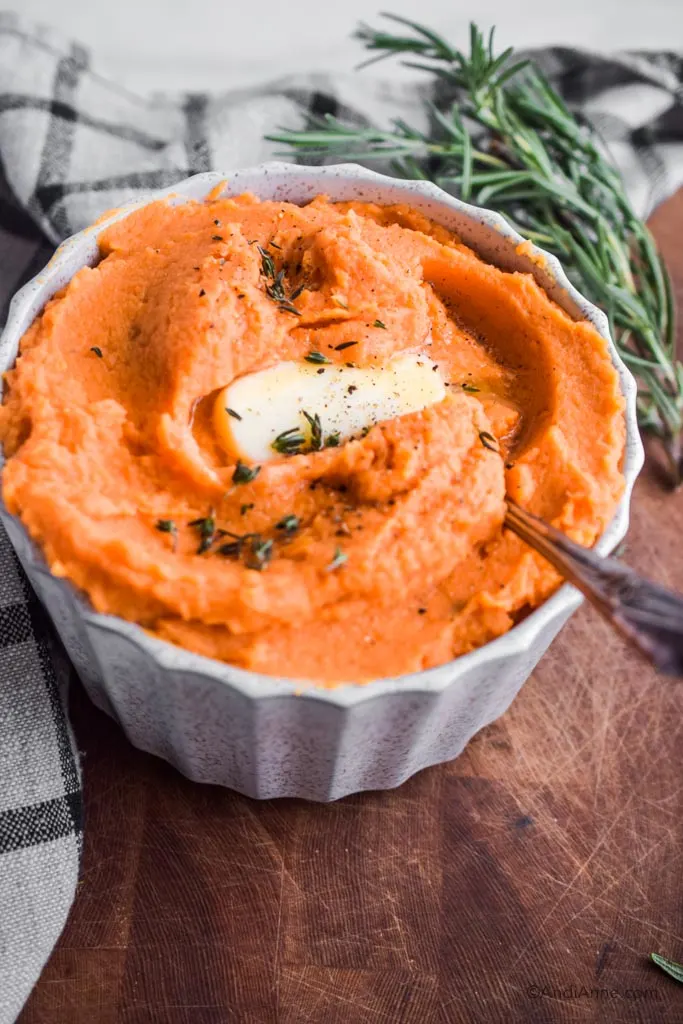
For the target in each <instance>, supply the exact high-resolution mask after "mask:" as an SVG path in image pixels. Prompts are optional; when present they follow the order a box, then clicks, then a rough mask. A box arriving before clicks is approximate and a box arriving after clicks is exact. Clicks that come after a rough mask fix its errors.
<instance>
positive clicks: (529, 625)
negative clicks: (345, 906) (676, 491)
mask: <svg viewBox="0 0 683 1024" xmlns="http://www.w3.org/2000/svg"><path fill="white" fill-rule="evenodd" d="M276 175H291V176H292V177H296V178H298V179H299V180H300V181H301V180H302V179H304V180H305V181H306V182H307V183H311V182H313V183H317V182H319V183H320V189H319V191H320V192H325V191H329V192H330V193H333V192H334V182H335V181H339V180H344V181H346V182H357V183H360V184H368V185H370V186H375V187H377V186H379V187H382V186H383V187H384V188H386V189H391V190H392V191H393V192H396V191H400V192H404V193H405V198H406V202H408V203H409V202H410V200H411V196H416V195H418V196H423V197H424V198H426V199H427V200H430V201H432V202H436V203H438V204H439V205H441V206H443V207H445V208H446V209H448V210H451V211H455V212H456V213H459V214H462V215H464V216H465V217H467V218H468V219H469V220H471V221H474V222H476V223H479V224H482V225H484V226H486V227H489V228H493V229H494V230H495V231H496V232H497V233H498V234H499V235H500V236H501V238H502V239H505V240H506V241H507V242H508V243H510V245H511V246H514V247H517V246H519V245H520V244H522V243H524V245H525V249H524V256H526V257H527V258H528V260H529V262H530V263H531V264H534V263H535V264H537V265H540V266H542V268H543V271H544V272H545V273H546V275H547V277H548V278H549V279H550V281H551V282H552V283H553V284H555V285H558V286H559V288H560V289H561V290H562V291H563V292H564V293H566V295H567V297H568V299H569V301H570V302H571V303H573V304H574V305H575V306H576V307H578V309H579V310H580V312H581V315H582V317H583V318H584V319H586V320H588V321H590V322H591V323H592V324H593V326H594V327H595V328H596V330H597V331H598V333H599V334H601V335H602V337H603V338H605V339H606V341H607V342H608V346H609V352H610V357H611V359H612V363H613V365H614V367H615V369H616V370H617V373H618V375H619V381H620V386H621V391H622V394H623V397H624V400H625V409H624V418H625V423H626V439H625V449H624V464H623V475H624V481H625V486H624V493H623V495H622V497H621V500H620V502H619V504H618V506H617V509H616V511H615V515H614V517H613V519H612V520H611V522H610V523H609V525H608V526H607V529H606V530H605V532H604V533H603V534H602V536H601V537H600V538H599V540H598V541H597V543H596V545H595V548H596V550H597V551H599V552H600V553H602V554H605V553H607V552H609V551H611V550H613V549H614V547H616V545H617V544H618V543H619V542H620V541H621V540H622V539H623V537H624V536H625V534H626V532H627V529H628V524H629V507H630V500H631V495H632V491H633V485H634V483H635V480H636V477H637V476H638V473H639V472H640V469H641V468H642V465H643V461H644V452H643V446H642V442H641V440H640V434H639V431H638V426H637V420H636V383H635V380H634V378H633V375H632V374H631V372H630V370H629V369H628V368H627V367H626V365H625V364H624V362H623V360H622V359H621V357H620V356H619V354H618V352H617V350H616V346H615V344H614V341H613V339H612V337H611V334H610V329H609V323H608V320H607V317H606V316H605V314H604V313H603V312H602V311H601V310H600V309H598V308H597V307H596V306H595V305H593V303H591V302H589V301H588V300H587V299H586V298H585V297H584V296H583V295H581V293H580V292H579V291H578V290H577V289H576V288H575V287H574V285H572V283H571V282H570V280H569V279H568V277H567V275H566V274H565V272H564V270H563V269H562V266H561V264H560V262H559V260H558V259H557V258H556V257H555V256H553V255H551V254H550V253H548V252H546V251H545V250H544V249H542V248H541V247H540V246H537V245H536V244H535V243H533V242H531V241H529V240H527V239H525V238H524V237H523V236H522V235H521V234H519V232H518V231H516V230H515V229H514V228H513V227H512V226H511V225H510V224H509V223H508V222H507V221H506V220H505V218H504V217H503V216H502V215H500V214H498V213H495V212H494V211H491V210H488V209H485V208H483V207H477V206H473V205H472V204H470V203H465V202H463V201H462V200H460V199H457V198H455V197H454V196H452V195H450V194H449V193H447V192H444V191H443V190H442V189H440V188H439V187H438V186H437V185H435V184H433V183H432V182H427V181H416V180H402V179H397V178H393V177H390V176H389V175H385V174H380V173H379V172H377V171H372V170H369V169H368V168H365V167H361V166H360V165H358V164H354V163H343V164H328V165H324V166H320V167H310V166H307V165H303V164H290V163H286V162H282V161H267V162H264V163H261V164H258V165H255V166H253V167H247V168H239V169H236V170H234V171H225V172H219V171H207V172H203V173H201V174H195V175H192V176H190V177H187V178H184V179H182V180H180V181H178V182H176V183H175V184H174V185H171V186H169V187H167V188H163V189H159V190H155V191H151V192H149V193H146V194H144V195H143V196H141V197H138V198H136V199H134V200H132V201H131V202H128V203H125V204H124V205H122V206H121V207H119V208H118V209H116V210H115V211H113V212H112V213H111V214H109V215H105V216H104V217H102V218H100V219H99V220H98V221H97V222H96V223H95V224H94V225H92V226H90V227H87V228H85V229H84V230H82V231H80V232H78V233H77V234H75V235H72V236H71V237H69V238H67V239H65V240H64V241H63V242H62V243H61V245H60V246H59V247H58V248H57V249H56V251H55V253H54V254H53V256H52V258H51V259H50V261H49V263H48V264H47V266H46V267H45V268H44V269H43V270H42V271H41V272H40V273H38V274H37V275H36V276H35V277H33V278H32V279H31V280H30V281H28V282H27V283H26V284H25V285H24V286H23V287H22V288H21V289H20V290H19V291H18V292H17V293H16V294H15V295H14V297H13V299H12V301H11V303H10V307H9V312H8V317H7V322H6V325H5V327H4V330H3V332H2V336H1V337H0V350H1V349H2V347H4V345H5V344H6V343H7V340H8V338H9V339H11V340H12V341H13V340H14V335H15V334H16V333H17V331H18V330H19V326H18V325H19V323H20V321H21V320H22V319H23V316H24V315H25V311H26V308H27V307H28V306H29V305H30V304H31V303H32V302H33V301H35V298H36V295H37V294H38V293H39V292H41V291H43V290H46V288H47V286H48V285H49V283H50V282H51V281H52V280H53V279H54V277H55V276H56V275H58V274H59V271H60V269H61V268H62V267H63V266H64V264H65V263H66V262H67V260H70V259H72V258H73V256H74V252H75V250H77V249H78V248H79V247H81V246H85V245H86V244H88V245H90V244H91V242H92V241H93V240H96V239H97V237H98V236H99V234H100V232H102V231H104V230H105V229H106V228H108V227H110V226H111V225H112V224H114V223H115V222H116V221H118V220H122V219H124V218H125V217H127V216H129V215H130V214H131V213H132V212H133V211H134V210H136V209H139V208H140V207H142V206H146V205H148V204H149V203H151V202H155V201H156V200H159V199H165V198H173V197H179V198H181V199H182V197H183V195H184V194H186V193H188V192H190V191H191V192H192V196H195V195H196V193H197V192H198V189H199V187H200V186H201V187H202V188H201V194H202V195H203V196H206V195H208V193H209V192H210V191H211V190H212V189H214V188H215V187H216V186H217V185H218V184H219V183H220V182H225V183H226V186H227V187H226V193H227V194H230V195H237V194H239V188H238V189H234V188H233V187H232V183H233V182H234V183H235V184H239V181H240V179H241V178H248V179H250V190H252V191H254V183H253V179H254V178H259V177H260V178H263V179H267V178H272V177H274V176H276ZM326 182H328V183H329V186H330V187H329V189H326V188H325V183H326ZM204 186H205V187H204ZM188 198H191V197H190V196H188ZM375 201H376V200H375ZM475 248H476V247H475ZM83 265H85V263H83V264H82V266H83ZM79 269H80V268H79ZM530 269H531V268H530ZM75 272H77V271H74V273H75ZM71 276H73V274H72V275H71ZM31 322H32V321H31ZM25 329H26V328H23V329H22V330H21V334H23V333H24V331H25ZM20 337H21V335H20ZM17 340H18V339H17ZM3 372H4V371H3ZM3 461H4V460H2V457H1V452H0V472H1V466H2V462H3ZM0 500H1V499H0ZM1 507H2V510H3V514H4V515H5V516H6V517H7V518H8V519H10V520H12V521H13V522H14V523H15V524H17V527H18V529H19V530H20V531H21V534H22V535H23V539H24V540H25V541H26V544H25V548H26V551H25V552H23V553H22V554H23V555H24V557H25V558H26V559H27V561H28V562H29V563H30V573H34V572H35V573H38V574H40V575H43V576H47V577H49V578H50V579H51V580H55V579H58V578H57V577H54V576H53V575H52V573H51V572H50V570H49V568H48V566H47V564H46V562H45V559H44V558H43V555H42V552H41V551H40V550H39V548H38V547H37V545H36V544H35V543H34V542H33V541H32V540H31V538H30V537H29V535H28V532H27V531H26V529H25V527H24V526H23V523H22V522H21V520H20V519H19V518H18V517H17V516H11V515H10V514H9V513H8V512H7V510H6V509H5V507H4V504H2V506H1ZM58 582H59V583H60V584H62V585H64V586H67V587H68V588H69V590H70V592H71V595H72V597H73V599H74V600H75V601H76V602H77V603H78V605H79V609H80V612H81V614H82V616H83V617H84V619H85V620H86V621H87V622H88V623H89V624H90V625H92V626H93V627H96V628H97V629H99V630H102V631H104V632H107V633H115V634H117V635H119V636H122V637H124V638H125V639H126V640H127V641H128V642H130V643H132V644H134V645H136V646H138V647H140V648H142V649H143V651H144V653H146V654H147V655H148V656H149V657H151V659H152V660H153V662H154V663H156V665H157V666H158V667H159V669H161V670H162V671H166V670H169V669H171V670H175V671H178V670H179V671H183V672H185V673H187V674H190V675H194V676H199V677H202V678H203V679H205V680H206V679H210V680H213V681H215V682H219V683H221V684H223V685H226V686H227V687H229V688H231V689H233V690H234V691H236V692H237V693H238V694H240V695H241V696H243V697H246V698H249V699H251V700H253V699H259V700H267V699H271V698H281V697H286V696H296V697H297V698H298V699H300V700H314V701H321V702H323V703H325V704H331V705H334V706H337V707H340V708H348V707H351V706H355V705H360V704H366V703H367V702H369V701H373V700H377V699H380V698H382V697H385V696H387V695H394V694H395V695H407V694H413V695H415V694H426V693H438V692H440V691H443V690H445V689H446V688H447V687H448V686H450V685H451V684H453V683H455V682H457V679H458V678H459V677H461V676H462V675H464V674H465V673H467V672H469V671H471V670H477V669H483V668H484V667H485V666H491V665H494V664H495V663H496V662H498V661H504V660H507V659H508V658H510V657H511V656H515V655H524V654H525V653H530V652H532V651H533V649H534V646H535V643H536V641H537V639H538V638H539V636H540V635H541V634H542V633H543V631H544V629H545V627H546V626H547V625H548V624H549V623H550V622H551V621H552V620H554V619H556V618H558V617H560V616H562V615H564V616H566V617H569V615H570V614H571V613H572V612H573V611H574V610H575V609H576V608H578V606H579V605H580V604H581V603H582V601H583V597H582V596H581V594H580V593H579V592H578V591H577V590H576V588H574V587H573V586H571V584H568V583H564V584H562V586H561V587H559V588H558V590H557V591H556V592H555V593H554V594H553V595H552V596H551V597H550V598H548V600H546V601H544V602H543V604H541V605H540V606H539V607H538V608H536V609H535V610H534V611H533V612H531V613H530V614H529V615H528V616H527V617H526V618H525V619H524V620H523V621H522V622H521V623H518V624H517V625H516V626H513V627H512V629H510V630H509V631H508V632H507V633H503V634H502V635H501V636H498V637H496V638H495V639H493V640H491V641H489V642H488V643H486V644H484V645H483V646H482V647H479V648H476V649H475V650H473V651H470V652H469V653H467V654H463V655H460V656H458V657H457V658H454V659H452V660H451V661H449V662H446V663H444V664H442V665H437V666H434V667H433V668H429V669H423V670H421V671H418V672H413V673H409V674H406V675H402V676H394V677H387V678H382V679H377V680H373V681H371V682H367V683H355V682H344V683H338V684H337V683H335V684H331V685H328V686H322V685H319V684H317V683H316V682H315V681H313V680H305V679H304V680H300V679H294V678H287V677H278V676H266V675H262V674H260V673H258V672H254V671H251V670H249V669H242V668H239V667H237V666H234V665H230V664H228V663H225V662H220V661H217V660H215V659H213V658H208V657H205V656H203V655H200V654H195V653H194V652H192V651H188V650H186V649H185V648H182V647H178V646H176V645H174V644H171V643H169V642H167V641H165V640H161V639H159V638H157V637H155V636H153V635H152V634H150V633H147V632H146V631H145V630H144V629H143V627H141V626H139V625H138V624H137V623H134V622H129V621H128V620H126V619H122V618H119V617H118V616H114V615H105V614H101V613H99V612H96V611H94V610H93V609H92V608H91V607H90V605H89V604H88V602H87V600H86V598H85V596H84V595H82V594H81V593H80V592H79V591H78V590H77V589H76V588H75V587H74V586H73V585H72V584H71V583H70V582H69V581H68V580H65V579H61V578H59V579H58Z"/></svg>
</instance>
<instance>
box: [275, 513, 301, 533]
mask: <svg viewBox="0 0 683 1024" xmlns="http://www.w3.org/2000/svg"><path fill="white" fill-rule="evenodd" d="M300 525H301V520H300V519H299V517H298V516H295V515H294V514H293V513H292V514H290V515H288V516H283V517H282V519H280V520H279V521H278V522H277V523H276V524H275V529H276V530H284V532H285V533H295V532H296V531H297V530H298V529H299V526H300Z"/></svg>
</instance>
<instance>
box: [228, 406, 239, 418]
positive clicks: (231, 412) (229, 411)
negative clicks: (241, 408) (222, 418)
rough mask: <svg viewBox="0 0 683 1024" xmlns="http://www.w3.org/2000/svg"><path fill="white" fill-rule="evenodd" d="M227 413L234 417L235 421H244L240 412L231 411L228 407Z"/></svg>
mask: <svg viewBox="0 0 683 1024" xmlns="http://www.w3.org/2000/svg"><path fill="white" fill-rule="evenodd" d="M225 411H226V412H227V414H228V416H232V418H233V419H234V420H241V419H242V417H241V416H240V414H239V413H238V412H235V410H234V409H231V408H230V406H229V405H226V407H225Z"/></svg>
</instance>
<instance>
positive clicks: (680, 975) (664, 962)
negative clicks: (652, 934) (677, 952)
mask: <svg viewBox="0 0 683 1024" xmlns="http://www.w3.org/2000/svg"><path fill="white" fill-rule="evenodd" d="M650 959H651V960H653V961H654V962H655V963H656V964H657V967H661V968H662V970H663V971H666V973H667V974H668V975H670V976H671V977H672V978H675V979H676V981H680V982H682V983H683V964H677V963H676V961H675V960H668V959H667V958H666V957H665V956H660V955H659V953H650Z"/></svg>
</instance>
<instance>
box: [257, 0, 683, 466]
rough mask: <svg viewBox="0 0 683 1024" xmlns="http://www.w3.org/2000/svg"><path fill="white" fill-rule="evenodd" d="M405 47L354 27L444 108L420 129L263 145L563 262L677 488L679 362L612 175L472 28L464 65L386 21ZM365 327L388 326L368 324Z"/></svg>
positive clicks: (325, 130) (403, 22) (667, 316)
mask: <svg viewBox="0 0 683 1024" xmlns="http://www.w3.org/2000/svg"><path fill="white" fill-rule="evenodd" d="M386 17H388V18H390V19H391V20H392V21H393V22H395V23H397V24H399V25H400V26H402V30H401V34H400V35H399V34H394V33H392V32H391V31H381V30H376V29H373V28H371V27H369V26H362V27H361V28H359V30H358V31H357V33H356V36H357V38H358V39H360V40H361V42H362V43H363V45H364V46H365V47H366V48H367V50H368V51H370V53H371V54H372V57H371V60H383V59H385V58H387V57H391V56H404V57H406V56H407V57H408V58H411V59H410V60H408V61H406V62H405V63H407V64H408V65H409V66H410V67H414V68H419V69H421V70H424V71H427V72H428V73H429V74H431V75H432V76H433V78H434V81H435V83H438V85H439V86H440V89H439V93H440V94H441V95H442V96H443V97H446V99H445V100H444V101H443V102H442V103H441V105H440V106H438V107H437V106H435V105H433V104H431V103H427V104H426V110H425V113H426V115H427V119H428V121H429V124H430V127H429V129H428V130H427V131H420V130H418V129H416V128H413V127H411V126H410V125H409V124H406V122H405V121H402V120H395V121H394V122H393V123H392V124H391V125H390V126H389V127H388V128H375V127H357V126H355V125H349V124H345V123H344V122H343V121H340V120H339V119H337V118H335V117H332V116H331V115H326V116H324V117H317V116H314V117H311V119H310V124H309V126H308V128H307V130H304V131H287V130H282V131H280V132H278V133H277V134H275V135H271V136H269V139H270V140H271V141H275V142H281V143H285V144H286V145H287V146H289V147H290V148H291V149H294V150H296V151H297V153H298V155H299V157H302V158H304V159H305V158H306V157H312V158H314V159H316V160H323V159H325V158H333V159H334V160H335V161H343V160H346V159H352V160H355V161H357V162H358V161H367V162H373V161H378V160H379V161H385V160H390V161H391V162H392V166H393V170H394V172H395V173H397V174H399V175H400V176H402V177H405V178H418V179H427V180H432V181H435V182H436V183H437V184H438V185H440V186H441V187H442V188H444V189H445V190H446V191H450V192H453V193H455V194H457V195H459V196H460V197H461V198H462V199H464V200H466V201H469V202H472V203H475V204H477V205H479V206H487V205H488V206H491V207H493V208H494V209H496V210H498V211H499V212H501V213H502V214H503V215H504V216H505V217H507V219H508V221H509V222H510V223H511V224H512V225H513V226H514V227H516V228H517V229H518V230H519V231H520V232H521V234H522V235H525V236H526V237H527V238H529V239H530V240H531V241H532V242H535V243H537V244H538V245H541V246H543V247H544V248H545V249H547V250H548V251H549V252H551V253H552V254H553V255H555V256H557V257H559V259H560V260H561V262H562V264H563V266H564V268H565V270H566V271H567V273H568V276H569V277H570V279H571V280H572V281H573V283H574V284H576V285H577V286H578V288H579V289H580V290H581V291H582V292H583V293H584V294H585V295H586V297H587V298H589V299H590V300H591V301H593V302H595V303H596V304H597V305H599V306H602V308H603V309H604V310H605V312H606V313H607V316H608V319H609V322H610V327H611V332H612V336H613V338H614V340H615V343H616V345H617V348H618V349H619V352H620V354H621V356H622V358H623V359H624V361H625V362H626V364H627V365H628V366H629V367H630V369H631V370H633V372H634V373H635V374H636V375H637V377H638V379H639V384H640V389H639V394H638V400H637V403H638V404H637V407H638V419H639V423H640V426H641V428H642V429H643V430H645V431H647V432H648V433H650V434H653V435H654V436H655V437H657V438H658V439H659V441H660V442H661V444H662V446H663V450H664V452H665V455H666V457H667V460H668V464H669V467H670V473H671V478H672V481H673V483H674V484H678V483H680V482H681V481H683V363H681V362H680V361H679V360H677V358H676V331H675V322H674V321H675V317H674V302H673V297H672V294H673V293H672V287H671V281H670V279H669V276H668V274H667V271H666V267H665V266H664V264H663V261H662V259H661V256H660V255H659V253H658V252H657V249H656V246H655V243H654V240H653V238H652V236H651V234H650V232H649V230H648V228H647V227H646V225H645V224H644V223H643V221H641V220H640V219H639V218H638V216H637V215H636V214H635V212H634V210H633V208H632V206H631V203H630V201H629V199H628V197H627V195H626V192H625V190H624V185H623V182H622V180H621V178H620V175H619V172H618V171H617V170H616V168H615V167H614V166H613V165H612V164H611V163H610V161H609V159H608V158H607V157H606V156H605V155H604V152H603V147H602V146H601V144H600V141H599V139H598V137H597V135H596V134H595V132H594V131H592V130H591V129H590V128H589V127H588V126H587V125H585V124H584V123H582V122H579V121H578V120H577V118H576V117H575V116H574V114H573V113H572V112H571V111H570V110H569V109H568V107H567V106H566V104H565V103H564V101H563V100H562V98H561V97H560V96H559V95H558V93H557V92H555V90H554V89H553V88H552V86H551V85H550V84H549V83H548V81H547V80H546V79H545V77H544V76H543V74H542V73H541V72H540V71H539V70H538V69H537V68H535V67H534V66H533V65H532V64H530V63H529V62H528V61H518V62H514V55H513V50H512V48H509V49H507V50H505V51H504V52H503V53H500V54H498V55H496V54H495V52H494V49H493V33H491V35H490V36H489V38H488V40H485V39H484V36H483V35H482V33H481V31H480V30H479V29H478V28H477V27H476V26H475V25H472V26H471V29H470V46H469V52H466V51H464V50H460V49H458V48H457V47H454V46H452V45H451V44H450V43H449V42H448V41H447V40H446V39H444V38H443V37H442V36H440V35H438V34H437V33H436V32H433V31H432V30H431V29H429V28H426V27H424V26H422V25H419V24H417V23H415V22H412V21H409V20H408V19H406V18H402V17H398V16H396V15H387V16H386ZM374 326H376V327H377V326H384V325H383V324H381V322H379V321H375V324H374Z"/></svg>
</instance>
